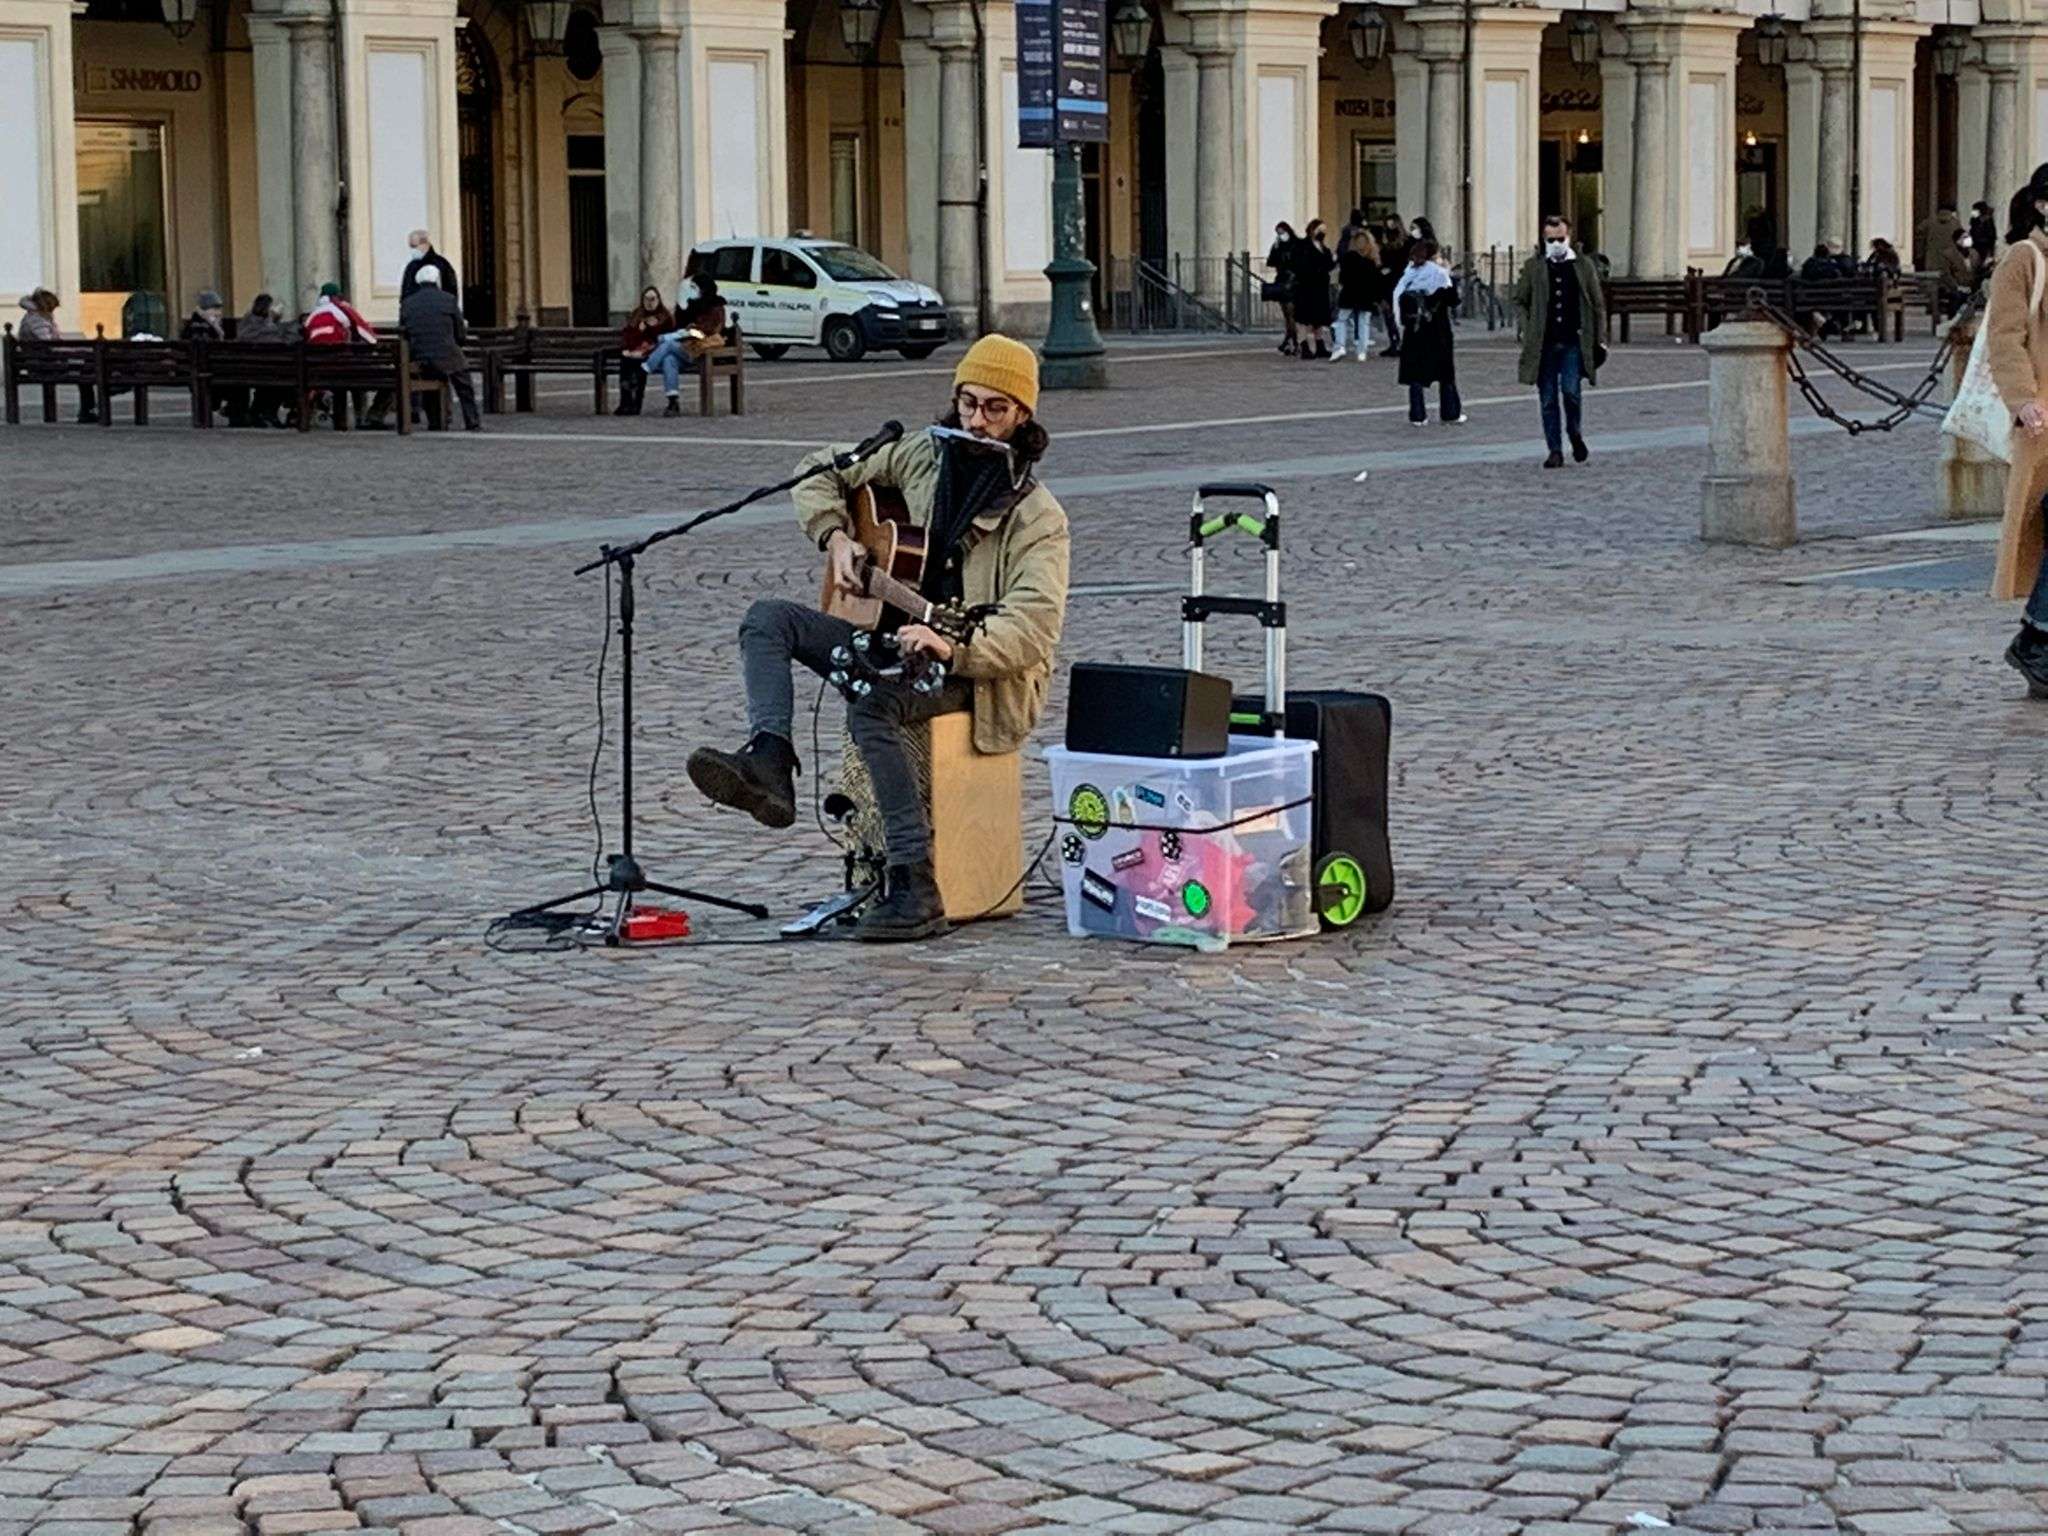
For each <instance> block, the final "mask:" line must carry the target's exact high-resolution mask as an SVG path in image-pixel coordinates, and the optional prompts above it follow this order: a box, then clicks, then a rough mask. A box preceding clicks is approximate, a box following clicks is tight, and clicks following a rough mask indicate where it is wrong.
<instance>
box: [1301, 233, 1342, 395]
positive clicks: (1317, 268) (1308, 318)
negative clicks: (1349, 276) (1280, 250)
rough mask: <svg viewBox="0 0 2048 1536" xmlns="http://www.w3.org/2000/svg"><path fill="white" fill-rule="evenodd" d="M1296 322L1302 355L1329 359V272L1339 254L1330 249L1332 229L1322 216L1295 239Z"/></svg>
mask: <svg viewBox="0 0 2048 1536" xmlns="http://www.w3.org/2000/svg"><path fill="white" fill-rule="evenodd" d="M1292 254H1293V258H1294V323H1295V325H1296V327H1297V328H1298V329H1299V330H1300V332H1301V333H1302V334H1301V355H1302V356H1303V357H1305V358H1310V357H1319V358H1323V359H1325V360H1327V359H1328V358H1329V355H1330V321H1331V320H1332V318H1334V317H1333V315H1332V313H1331V309H1330V273H1331V271H1332V270H1333V269H1334V268H1335V267H1336V265H1337V258H1336V256H1335V254H1334V253H1332V251H1331V250H1330V232H1329V230H1328V229H1326V228H1325V227H1324V225H1323V221H1322V220H1321V219H1311V220H1309V226H1308V233H1307V234H1306V235H1304V236H1303V237H1302V238H1301V239H1299V240H1297V241H1296V242H1295V243H1294V250H1293V253H1292Z"/></svg>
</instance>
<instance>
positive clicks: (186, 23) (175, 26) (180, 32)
mask: <svg viewBox="0 0 2048 1536" xmlns="http://www.w3.org/2000/svg"><path fill="white" fill-rule="evenodd" d="M198 19H199V0H164V25H165V26H166V27H169V28H170V29H171V36H173V37H176V38H184V37H186V36H187V35H189V34H190V32H191V31H192V24H193V23H194V22H196V21H197V20H198Z"/></svg>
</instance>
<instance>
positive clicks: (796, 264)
mask: <svg viewBox="0 0 2048 1536" xmlns="http://www.w3.org/2000/svg"><path fill="white" fill-rule="evenodd" d="M761 281H762V282H764V283H768V284H772V285H774V286H775V287H778V288H815V287H817V286H818V274H817V273H815V272H813V271H812V270H811V264H810V263H809V262H807V261H805V260H804V259H803V257H801V256H799V255H797V253H796V252H795V251H784V250H779V249H777V248H776V247H774V246H772V245H771V246H769V247H768V248H767V249H766V250H764V251H762V252H761Z"/></svg>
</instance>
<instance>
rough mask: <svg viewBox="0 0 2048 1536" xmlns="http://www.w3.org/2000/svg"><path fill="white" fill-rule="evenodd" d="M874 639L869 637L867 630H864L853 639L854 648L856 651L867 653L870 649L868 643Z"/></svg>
mask: <svg viewBox="0 0 2048 1536" xmlns="http://www.w3.org/2000/svg"><path fill="white" fill-rule="evenodd" d="M872 638H873V637H872V636H871V635H869V634H868V632H867V631H866V630H862V631H861V632H860V633H859V634H857V635H855V636H854V637H853V648H854V649H855V650H856V651H865V650H866V649H867V648H868V642H869V641H870V640H871V639H872Z"/></svg>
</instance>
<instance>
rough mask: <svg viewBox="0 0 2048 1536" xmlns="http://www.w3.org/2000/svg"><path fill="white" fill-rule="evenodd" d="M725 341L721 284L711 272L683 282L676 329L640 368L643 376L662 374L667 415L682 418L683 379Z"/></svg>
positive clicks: (679, 290) (693, 371)
mask: <svg viewBox="0 0 2048 1536" xmlns="http://www.w3.org/2000/svg"><path fill="white" fill-rule="evenodd" d="M724 340H725V300H723V299H721V298H720V297H719V296H718V284H717V283H716V282H715V281H714V280H713V279H712V277H711V274H710V273H708V272H705V273H700V274H698V275H697V276H695V277H686V278H684V279H683V285H682V287H680V288H678V289H677V290H676V316H675V329H673V330H671V331H669V332H667V333H666V334H665V335H663V337H662V338H661V341H660V342H659V344H657V345H656V347H655V349H654V350H653V351H652V352H650V353H648V354H647V361H646V362H644V363H642V364H641V365H640V367H641V372H642V373H643V374H649V373H658V374H660V375H661V384H662V389H663V390H664V392H666V394H667V395H668V405H667V407H666V408H665V409H664V410H663V411H662V413H661V414H662V415H664V416H680V415H682V414H683V407H682V392H683V384H682V376H683V374H684V373H686V372H687V373H695V372H696V371H697V370H698V369H699V368H700V367H702V366H703V359H704V354H705V353H706V352H709V351H710V350H711V349H712V348H713V347H715V346H717V345H718V344H719V343H720V342H722V341H724Z"/></svg>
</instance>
